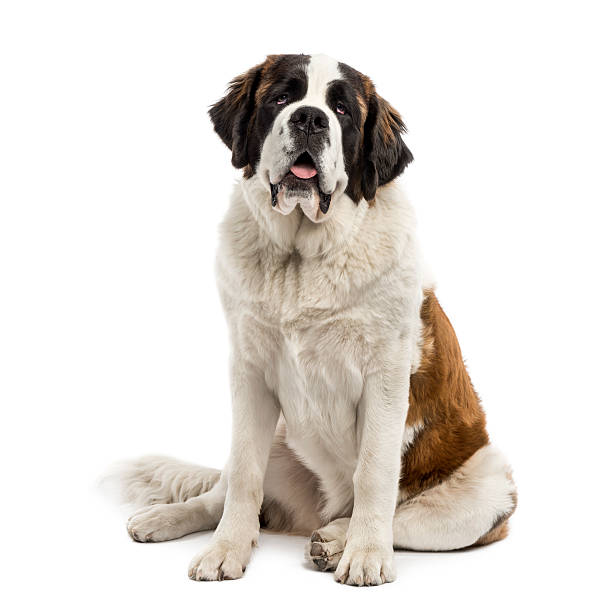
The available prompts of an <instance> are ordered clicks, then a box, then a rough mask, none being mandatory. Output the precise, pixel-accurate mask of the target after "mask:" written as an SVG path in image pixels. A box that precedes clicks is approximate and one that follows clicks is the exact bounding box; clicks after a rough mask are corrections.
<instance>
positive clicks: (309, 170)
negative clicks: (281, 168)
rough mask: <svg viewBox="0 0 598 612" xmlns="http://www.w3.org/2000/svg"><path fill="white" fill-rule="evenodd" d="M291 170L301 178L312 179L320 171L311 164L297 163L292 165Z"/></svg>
mask: <svg viewBox="0 0 598 612" xmlns="http://www.w3.org/2000/svg"><path fill="white" fill-rule="evenodd" d="M291 172H292V173H293V174H294V175H295V176H296V177H297V178H300V179H310V178H311V177H312V176H316V174H318V171H317V170H316V169H315V168H314V167H313V166H312V165H311V164H295V165H294V166H291Z"/></svg>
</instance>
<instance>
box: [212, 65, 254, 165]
mask: <svg viewBox="0 0 598 612" xmlns="http://www.w3.org/2000/svg"><path fill="white" fill-rule="evenodd" d="M261 71H262V65H261V64H260V65H259V66H255V67H253V68H252V69H251V70H248V71H247V72H246V73H244V74H242V75H240V76H238V77H237V78H235V79H233V80H232V81H231V82H230V84H229V87H228V91H227V92H226V95H225V96H224V98H222V100H220V101H218V102H216V104H214V105H213V106H212V107H211V108H210V111H209V112H210V119H212V123H213V124H214V130H215V131H216V133H217V134H218V136H220V138H222V140H223V142H224V144H225V145H226V146H227V147H228V148H229V149H230V150H231V151H232V152H233V157H232V163H233V166H234V167H235V168H244V167H245V166H246V165H247V164H248V163H249V159H248V154H247V140H248V131H249V127H250V126H249V123H250V120H251V116H252V114H253V110H254V107H255V92H256V90H257V87H258V85H259V81H260V76H261Z"/></svg>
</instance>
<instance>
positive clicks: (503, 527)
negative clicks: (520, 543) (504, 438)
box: [473, 474, 517, 546]
mask: <svg viewBox="0 0 598 612" xmlns="http://www.w3.org/2000/svg"><path fill="white" fill-rule="evenodd" d="M508 478H509V480H510V481H511V482H512V481H513V477H512V476H511V474H509V475H508ZM511 499H512V500H513V507H512V508H511V510H510V511H509V512H507V513H506V514H503V515H501V516H499V517H498V518H497V519H496V521H494V525H492V527H490V529H489V530H488V532H487V533H485V534H484V535H483V536H482V537H481V538H480V539H479V540H478V541H477V542H475V543H474V544H473V546H486V544H492V543H493V542H498V541H499V540H504V539H505V538H506V537H507V536H508V535H509V519H510V518H511V516H513V512H515V508H517V492H516V491H515V492H513V493H511Z"/></svg>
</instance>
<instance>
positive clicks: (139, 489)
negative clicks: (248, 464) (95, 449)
mask: <svg viewBox="0 0 598 612" xmlns="http://www.w3.org/2000/svg"><path fill="white" fill-rule="evenodd" d="M220 474H221V472H220V470H215V469H213V468H207V467H202V466H200V465H194V464H192V463H186V462H184V461H179V460H177V459H173V458H172V457H163V456H160V455H147V456H145V457H140V458H139V459H133V460H131V461H122V462H120V463H117V464H116V465H115V466H113V468H112V469H111V470H110V471H109V473H108V474H107V475H106V476H105V477H104V478H103V479H102V485H103V487H104V488H107V489H109V490H110V491H111V492H113V493H115V494H116V495H117V497H118V498H119V501H120V502H123V503H127V504H131V505H132V506H133V507H135V508H141V507H143V506H149V505H151V504H171V503H174V502H183V501H186V500H188V499H190V498H191V497H196V496H197V495H201V494H202V493H205V492H206V491H209V490H210V489H211V488H212V487H213V486H214V485H215V484H216V483H217V482H218V480H219V479H220Z"/></svg>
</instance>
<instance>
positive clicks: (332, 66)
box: [302, 55, 343, 104]
mask: <svg viewBox="0 0 598 612" xmlns="http://www.w3.org/2000/svg"><path fill="white" fill-rule="evenodd" d="M342 78H343V75H342V74H341V73H340V70H339V68H338V62H337V61H336V60H335V59H332V58H331V57H328V56H327V55H312V56H311V59H310V61H309V64H308V66H307V93H306V95H305V98H303V100H302V102H304V103H305V102H306V101H307V100H316V99H317V100H318V101H319V102H320V103H322V102H324V104H325V103H326V90H327V88H328V83H330V82H331V81H336V80H338V79H342Z"/></svg>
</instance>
